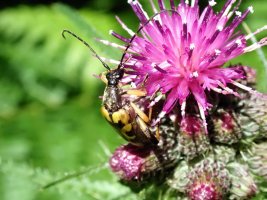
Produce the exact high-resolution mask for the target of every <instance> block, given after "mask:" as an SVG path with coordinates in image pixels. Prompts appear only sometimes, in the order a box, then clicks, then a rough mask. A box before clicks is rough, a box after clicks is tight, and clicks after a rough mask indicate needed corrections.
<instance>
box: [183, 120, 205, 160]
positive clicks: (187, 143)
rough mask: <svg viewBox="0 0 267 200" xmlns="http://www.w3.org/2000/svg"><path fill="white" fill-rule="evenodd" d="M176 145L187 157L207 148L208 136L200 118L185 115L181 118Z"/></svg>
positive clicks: (191, 156) (189, 157) (200, 152)
mask: <svg viewBox="0 0 267 200" xmlns="http://www.w3.org/2000/svg"><path fill="white" fill-rule="evenodd" d="M178 146H179V149H180V152H181V153H182V154H184V155H185V156H186V157H187V159H193V158H194V157H196V156H197V155H199V154H203V153H205V152H206V151H208V150H209V148H210V143H209V138H208V135H207V133H206V132H205V127H204V125H203V122H202V121H201V119H200V118H198V117H195V116H193V115H190V116H189V115H187V116H185V117H184V118H183V119H182V121H181V122H180V130H179V135H178Z"/></svg>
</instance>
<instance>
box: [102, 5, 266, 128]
mask: <svg viewBox="0 0 267 200" xmlns="http://www.w3.org/2000/svg"><path fill="white" fill-rule="evenodd" d="M128 2H129V3H130V5H131V6H132V8H133V10H134V12H135V14H136V15H137V17H138V18H139V20H140V23H141V25H143V26H144V27H143V28H142V30H141V31H140V32H141V34H140V35H138V36H136V37H134V39H132V41H131V39H128V38H126V37H123V36H121V35H119V34H117V33H115V32H114V31H111V32H110V33H111V34H112V35H113V36H115V37H116V38H118V39H120V40H121V41H123V42H124V43H126V45H127V44H128V43H130V42H131V46H130V47H129V48H128V49H127V54H126V56H125V60H126V61H125V62H124V63H123V64H122V65H123V68H124V70H125V74H126V75H125V76H124V79H123V80H122V82H123V83H125V84H128V83H131V85H132V86H133V85H134V87H137V88H145V89H146V92H147V96H148V97H149V98H150V100H151V101H152V102H151V105H150V106H153V105H155V104H156V103H157V102H158V101H160V99H161V98H162V99H164V102H165V103H164V105H163V108H162V111H161V112H160V113H159V115H158V117H157V119H156V120H155V121H154V124H157V123H158V122H159V121H160V120H161V119H162V118H163V117H164V116H165V114H167V113H170V112H171V111H173V109H174V108H175V107H176V106H178V107H180V109H181V115H182V116H183V117H184V116H185V113H186V107H187V101H188V98H189V97H190V96H193V97H194V99H195V102H196V105H197V107H198V108H197V112H199V113H200V116H201V119H202V121H203V124H204V125H205V129H206V132H207V127H206V126H207V125H206V115H207V111H208V110H209V108H211V107H212V104H211V102H208V98H207V96H208V93H210V92H216V93H221V94H224V95H227V94H233V95H235V96H239V94H238V93H237V92H236V91H234V90H232V89H231V85H234V86H237V87H238V88H241V89H243V90H246V91H248V92H250V93H256V92H255V91H254V90H252V88H250V87H248V86H245V85H242V84H241V83H239V82H237V80H240V79H242V78H244V75H243V72H242V71H240V70H239V69H238V68H235V67H231V68H224V67H223V65H224V64H225V63H226V62H228V61H229V60H231V59H233V58H235V57H237V56H239V55H242V54H244V53H247V52H250V51H253V50H255V49H257V48H260V47H261V46H264V45H266V44H267V38H264V39H262V40H260V42H257V43H254V44H252V45H250V46H248V45H247V41H248V40H249V39H250V38H251V37H253V36H254V35H255V34H257V33H259V32H261V31H263V30H265V29H266V28H267V27H263V28H261V29H258V30H257V31H256V32H254V33H253V34H249V35H244V34H242V33H240V32H235V30H236V28H237V27H238V26H239V25H240V23H242V22H243V21H244V19H245V18H246V17H247V15H248V14H249V13H252V12H253V8H252V7H249V8H248V9H247V10H245V11H244V12H243V13H241V12H240V11H238V6H239V4H238V5H236V6H234V4H235V3H236V0H227V1H226V3H225V5H224V7H223V8H222V10H221V11H220V12H218V13H215V12H214V11H213V9H212V6H214V5H215V4H216V2H215V1H214V0H211V1H209V5H208V6H207V7H206V8H205V9H204V11H203V12H202V13H200V9H199V6H198V0H191V2H190V3H189V1H188V0H187V1H184V0H181V2H180V3H179V4H178V5H177V6H176V5H175V3H174V1H173V0H170V6H171V10H167V9H166V5H165V4H164V2H163V0H158V5H159V8H160V11H158V10H157V8H156V6H155V5H154V3H153V1H151V4H152V8H153V10H154V12H155V15H154V16H153V17H152V18H151V21H150V22H148V20H149V17H148V15H147V13H146V12H145V11H144V10H143V8H142V6H141V4H140V3H139V2H138V1H137V0H129V1H128ZM117 19H118V21H119V23H120V24H121V25H122V27H123V28H124V29H125V30H126V31H127V32H128V33H129V34H130V35H131V36H133V35H134V31H132V30H130V29H129V28H128V27H127V26H126V25H125V24H124V23H123V22H122V21H121V20H120V19H119V18H117ZM108 45H111V46H113V47H117V46H116V45H114V44H111V43H109V44H108ZM117 48H118V47H117ZM120 48H123V47H122V46H120ZM107 61H108V60H107ZM258 95H259V94H258Z"/></svg>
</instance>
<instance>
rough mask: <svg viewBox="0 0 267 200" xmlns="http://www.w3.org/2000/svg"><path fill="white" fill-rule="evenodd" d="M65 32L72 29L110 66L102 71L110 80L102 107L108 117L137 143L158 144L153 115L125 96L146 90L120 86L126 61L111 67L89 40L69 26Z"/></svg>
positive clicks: (124, 135) (113, 124)
mask: <svg viewBox="0 0 267 200" xmlns="http://www.w3.org/2000/svg"><path fill="white" fill-rule="evenodd" d="M65 33H69V34H71V35H72V36H74V37H75V38H77V39H78V40H80V41H81V42H83V43H84V44H85V45H86V46H87V47H88V48H89V49H90V50H91V51H92V53H93V55H94V56H95V57H96V58H98V60H100V62H101V63H102V64H103V66H104V67H105V68H106V69H107V72H104V73H102V76H101V77H102V78H101V79H102V80H103V81H104V82H106V84H107V85H106V88H105V91H104V94H103V100H102V107H101V113H102V115H103V116H104V117H105V119H106V120H107V121H108V122H109V123H110V124H111V125H112V126H113V127H114V128H115V129H116V130H117V132H118V133H119V134H120V135H121V136H122V137H123V138H124V139H125V140H127V141H128V142H130V143H131V144H133V145H136V146H143V145H154V144H157V143H158V138H157V137H156V135H158V134H155V132H156V131H152V130H151V129H150V125H149V123H150V119H149V117H148V116H147V115H146V114H145V113H144V112H143V111H142V110H141V109H140V108H139V107H138V105H136V104H135V103H134V102H132V101H129V100H127V98H122V96H123V94H125V93H126V94H127V95H135V96H136V97H137V98H136V99H137V100H138V98H139V97H140V98H142V96H145V92H144V91H141V90H129V92H125V91H124V90H123V89H122V88H121V87H120V86H119V82H120V80H121V79H122V78H123V75H124V69H123V67H122V66H123V64H122V61H121V64H120V65H119V66H118V67H117V68H116V69H113V70H111V69H110V67H109V66H108V65H107V64H106V63H105V62H104V61H103V60H102V59H101V58H100V57H99V56H98V55H97V54H96V52H95V51H94V50H93V49H92V47H91V46H90V45H89V44H88V43H87V42H85V41H84V40H82V39H81V38H80V37H78V36H77V35H75V34H74V33H72V32H70V31H68V30H64V31H63V32H62V35H63V37H64V38H65V35H64V34H65ZM126 49H127V48H126ZM124 55H125V54H124ZM124 55H123V57H124ZM122 59H123V58H122ZM103 75H104V76H103ZM103 77H104V78H103Z"/></svg>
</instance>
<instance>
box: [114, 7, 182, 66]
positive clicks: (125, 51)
mask: <svg viewBox="0 0 267 200" xmlns="http://www.w3.org/2000/svg"><path fill="white" fill-rule="evenodd" d="M163 12H172V13H178V12H177V11H176V10H173V9H165V10H161V11H160V12H158V13H155V14H154V15H153V16H151V17H150V18H149V19H148V20H147V21H146V22H145V23H144V24H142V25H141V26H140V27H139V29H138V30H137V31H136V32H135V34H134V35H133V36H132V38H131V40H130V41H129V43H128V45H127V47H126V49H125V50H124V53H123V55H122V57H121V61H120V63H123V59H124V57H125V56H126V54H127V50H128V49H129V48H130V47H131V45H132V42H133V41H134V39H135V38H136V37H137V35H138V33H140V31H141V30H142V29H143V28H145V26H146V25H147V24H148V23H149V22H151V21H152V20H153V19H154V18H155V17H156V16H158V15H159V14H161V13H163ZM127 61H128V59H127V60H126V61H125V62H127ZM125 62H124V63H125ZM121 66H123V64H120V65H119V66H118V68H121Z"/></svg>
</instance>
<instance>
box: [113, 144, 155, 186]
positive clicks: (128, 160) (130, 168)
mask: <svg viewBox="0 0 267 200" xmlns="http://www.w3.org/2000/svg"><path fill="white" fill-rule="evenodd" d="M109 165H110V168H111V170H112V171H113V172H114V173H116V174H117V175H118V176H119V177H120V178H121V179H122V180H125V181H131V180H141V179H142V178H143V176H144V175H147V174H149V173H151V172H153V171H155V170H157V169H158V168H160V161H159V160H158V157H157V156H156V155H155V152H154V150H153V148H151V147H137V146H134V145H131V144H127V145H123V146H121V147H119V148H117V149H116V150H115V152H114V154H113V155H112V157H111V158H110V160H109Z"/></svg>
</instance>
